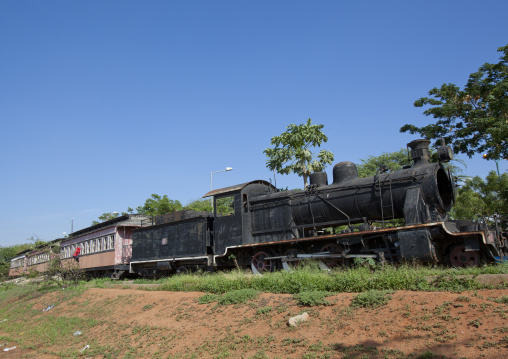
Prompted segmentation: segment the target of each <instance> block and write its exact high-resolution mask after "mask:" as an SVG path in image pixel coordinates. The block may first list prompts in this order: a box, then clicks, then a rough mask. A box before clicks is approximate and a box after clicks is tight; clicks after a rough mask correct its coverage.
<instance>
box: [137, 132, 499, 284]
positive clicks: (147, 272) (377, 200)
mask: <svg viewBox="0 0 508 359" xmlns="http://www.w3.org/2000/svg"><path fill="white" fill-rule="evenodd" d="M429 144H430V141H429V140H423V139H421V140H415V141H412V142H410V143H409V144H408V147H409V148H410V154H411V158H412V160H413V165H412V166H410V167H409V166H407V167H404V168H403V169H401V170H398V171H387V169H386V168H380V169H379V170H378V172H377V174H376V175H375V176H371V177H367V178H359V177H358V172H357V168H356V166H355V164H353V163H351V162H341V163H338V164H336V165H335V166H334V168H333V181H332V183H331V184H328V178H327V174H326V173H325V172H318V173H313V174H311V175H310V185H309V186H307V188H305V189H304V190H302V191H299V190H292V191H280V190H277V189H276V188H275V187H274V186H273V185H272V184H270V183H268V182H266V181H262V180H257V181H251V182H247V183H243V184H239V185H236V186H231V187H227V188H222V189H217V190H214V191H211V192H209V193H207V194H206V195H205V196H203V197H204V198H206V197H213V203H214V212H213V213H208V212H192V211H184V212H178V213H176V214H168V215H165V216H161V217H158V218H156V219H154V220H152V222H151V223H150V225H149V226H142V227H141V228H138V229H134V230H133V235H132V257H131V258H130V263H129V272H130V273H132V274H134V273H136V274H139V275H142V276H154V275H160V274H169V273H173V272H186V271H190V270H193V269H194V268H203V269H206V268H212V267H230V266H250V267H251V268H252V270H253V271H254V272H255V273H262V272H265V271H273V270H275V269H278V268H280V267H283V268H284V269H287V270H291V268H292V267H294V266H295V265H296V264H298V263H299V262H301V261H303V260H306V259H314V260H317V261H318V263H319V265H320V266H321V267H322V268H323V269H331V268H335V267H343V266H346V265H348V263H349V262H350V261H351V260H354V259H355V258H360V259H369V258H370V259H372V260H375V261H378V262H381V263H384V262H392V263H400V262H404V261H418V262H421V263H445V264H448V265H452V266H477V265H479V264H480V262H482V261H490V260H495V259H496V258H499V257H503V256H505V255H507V254H508V240H507V236H506V233H503V232H501V230H500V229H499V228H498V227H496V229H494V230H491V229H489V228H487V226H486V225H485V224H482V223H476V222H470V221H457V220H450V219H449V217H448V214H447V213H448V212H449V211H450V209H451V207H452V205H453V203H454V200H455V197H454V196H455V194H454V193H455V188H454V181H453V179H452V176H451V174H450V173H449V171H447V170H446V168H445V167H444V166H443V163H445V162H448V161H450V160H451V159H452V151H451V149H450V148H449V147H448V146H445V145H443V146H441V147H440V148H439V149H438V151H437V154H438V157H439V162H438V163H431V162H430V152H429V148H428V146H429ZM224 202H227V203H229V204H230V206H231V212H230V213H229V214H228V215H221V214H219V213H218V212H217V204H218V203H224Z"/></svg>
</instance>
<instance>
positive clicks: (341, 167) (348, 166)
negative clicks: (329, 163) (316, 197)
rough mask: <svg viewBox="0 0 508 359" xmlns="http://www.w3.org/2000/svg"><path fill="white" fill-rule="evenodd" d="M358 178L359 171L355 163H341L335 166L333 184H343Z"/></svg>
mask: <svg viewBox="0 0 508 359" xmlns="http://www.w3.org/2000/svg"><path fill="white" fill-rule="evenodd" d="M356 178H358V170H357V169H356V165H355V164H354V163H353V162H349V161H344V162H339V163H337V164H336V165H335V166H333V184H341V183H344V182H348V181H351V180H354V179H356Z"/></svg>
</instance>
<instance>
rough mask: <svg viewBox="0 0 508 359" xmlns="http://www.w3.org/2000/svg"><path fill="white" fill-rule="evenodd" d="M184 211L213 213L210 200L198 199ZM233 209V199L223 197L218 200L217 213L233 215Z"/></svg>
mask: <svg viewBox="0 0 508 359" xmlns="http://www.w3.org/2000/svg"><path fill="white" fill-rule="evenodd" d="M184 209H187V210H191V211H204V212H213V208H212V205H211V203H210V200H209V199H196V200H194V201H191V202H190V203H189V204H187V205H186V206H185V207H184ZM233 209H234V207H233V197H232V196H229V197H223V198H219V199H218V200H217V213H220V214H223V215H227V214H231V213H232V210H233Z"/></svg>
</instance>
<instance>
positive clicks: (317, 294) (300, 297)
mask: <svg viewBox="0 0 508 359" xmlns="http://www.w3.org/2000/svg"><path fill="white" fill-rule="evenodd" d="M332 294H333V293H330V292H328V291H323V290H314V291H309V292H301V293H298V294H295V295H294V296H293V297H294V298H295V300H296V302H297V303H298V305H303V306H306V307H313V306H316V305H329V304H331V303H330V302H329V301H327V300H326V297H329V296H331V295H332Z"/></svg>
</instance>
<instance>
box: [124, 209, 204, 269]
mask: <svg viewBox="0 0 508 359" xmlns="http://www.w3.org/2000/svg"><path fill="white" fill-rule="evenodd" d="M153 223H154V224H153V225H152V224H151V223H149V226H147V227H142V228H139V229H137V230H135V231H134V233H133V237H132V238H133V245H132V258H131V263H130V266H131V268H130V272H131V273H137V274H138V275H141V276H153V275H156V274H165V273H171V272H174V271H175V270H177V269H178V271H179V272H181V271H182V270H188V269H191V268H195V267H196V266H198V267H202V268H206V267H207V266H210V265H212V263H211V261H213V255H212V253H213V249H212V246H213V243H212V239H211V229H212V223H213V216H212V214H211V213H207V212H194V211H181V212H175V213H173V214H168V215H165V216H160V217H156V218H155V219H154V221H153Z"/></svg>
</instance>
